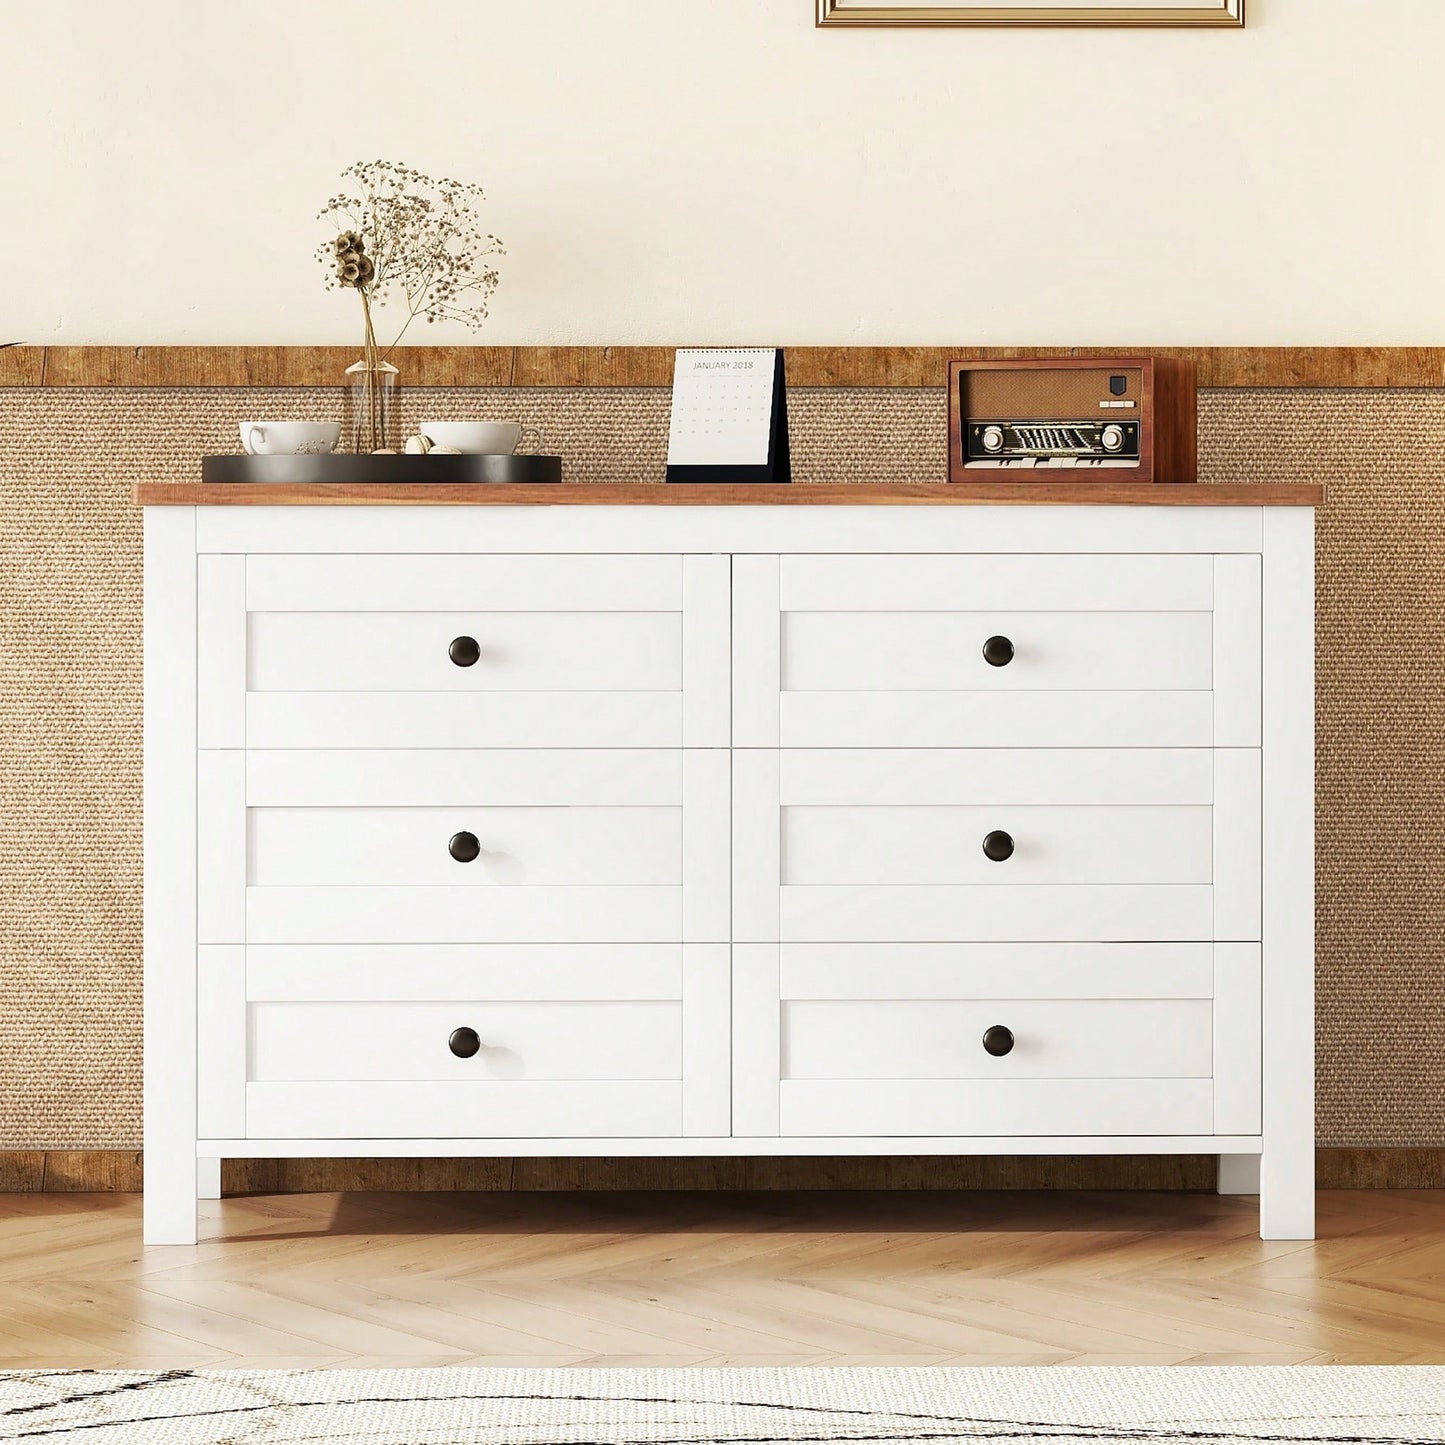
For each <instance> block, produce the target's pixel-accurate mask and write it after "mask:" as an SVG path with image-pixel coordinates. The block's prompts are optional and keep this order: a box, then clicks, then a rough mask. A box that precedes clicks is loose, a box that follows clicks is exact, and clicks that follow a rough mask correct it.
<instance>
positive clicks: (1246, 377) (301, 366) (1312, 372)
mask: <svg viewBox="0 0 1445 1445" xmlns="http://www.w3.org/2000/svg"><path fill="white" fill-rule="evenodd" d="M1140 351H1145V352H1148V353H1150V354H1152V355H1156V356H1177V357H1183V358H1185V359H1187V360H1191V361H1193V362H1194V364H1195V366H1196V367H1197V368H1198V372H1199V385H1200V386H1202V387H1351V388H1353V387H1438V386H1442V385H1445V347H1442V346H1197V347H1169V346H1163V347H1140V346H1137V345H1135V346H1114V347H1109V346H1072V347H1059V346H1052V347H1050V346H1043V347H1039V346H1034V347H977V346H958V347H952V348H949V347H941V346H800V347H789V348H788V382H789V384H790V385H791V386H795V387H825V386H882V387H893V386H912V387H927V386H939V387H941V386H943V385H944V379H945V376H946V373H947V365H948V362H949V361H950V360H951V359H958V360H967V359H971V358H984V359H986V358H990V357H1005V358H1006V357H1031V356H1058V355H1071V354H1073V355H1078V354H1090V353H1095V354H1104V355H1107V354H1110V353H1118V354H1121V355H1122V354H1128V353H1133V354H1137V353H1139V352H1140ZM356 356H357V351H356V348H355V347H354V346H5V347H0V386H165V387H187V386H340V385H341V381H342V373H343V372H344V371H345V370H346V368H347V367H348V366H349V365H350V364H351V363H352V362H353V361H355V360H356ZM395 359H396V361H397V363H398V364H399V365H400V367H401V381H402V385H404V386H408V387H425V386H662V387H666V386H671V385H672V363H673V348H672V347H669V346H517V347H509V346H412V347H403V348H400V349H399V350H398V352H397V353H396V358H395Z"/></svg>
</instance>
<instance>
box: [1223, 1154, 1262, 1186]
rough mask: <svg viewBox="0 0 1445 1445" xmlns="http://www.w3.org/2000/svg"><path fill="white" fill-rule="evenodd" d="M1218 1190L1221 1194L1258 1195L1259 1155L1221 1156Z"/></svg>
mask: <svg viewBox="0 0 1445 1445" xmlns="http://www.w3.org/2000/svg"><path fill="white" fill-rule="evenodd" d="M1216 1190H1217V1192H1218V1193H1220V1194H1258V1193H1259V1155H1258V1154H1221V1155H1220V1156H1219V1183H1218V1184H1217V1185H1216Z"/></svg>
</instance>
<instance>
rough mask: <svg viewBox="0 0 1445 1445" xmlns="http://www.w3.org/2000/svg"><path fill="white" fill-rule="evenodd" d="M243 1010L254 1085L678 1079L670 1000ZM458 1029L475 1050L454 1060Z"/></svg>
mask: <svg viewBox="0 0 1445 1445" xmlns="http://www.w3.org/2000/svg"><path fill="white" fill-rule="evenodd" d="M250 1013H251V1018H250V1062H249V1067H248V1070H247V1077H248V1080H249V1082H252V1083H284V1082H288V1081H298V1080H338V1081H340V1080H383V1079H385V1080H453V1081H458V1082H461V1081H470V1082H483V1081H488V1080H497V1081H501V1080H509V1081H522V1080H566V1079H574V1080H603V1079H678V1078H681V1076H682V1005H681V1004H680V1003H679V1002H677V1001H675V1000H656V1001H648V1002H637V1001H630V1002H621V1001H602V1002H589V1001H578V1002H569V1003H553V1002H548V1003H537V1002H532V1003H517V1002H495V1001H485V1000H482V1001H478V1000H470V1001H466V1002H453V1003H395V1002H390V1003H259V1004H252V1005H251V1009H250ZM465 1030H471V1031H472V1032H473V1033H475V1034H476V1035H477V1038H478V1040H479V1041H480V1047H479V1049H478V1051H477V1052H476V1053H474V1054H472V1055H471V1056H470V1057H458V1056H457V1055H456V1054H455V1053H454V1052H453V1051H452V1048H451V1047H450V1046H449V1040H451V1039H453V1038H454V1037H455V1036H456V1035H457V1034H458V1032H459V1031H465ZM459 1046H462V1047H464V1046H465V1045H460V1044H459Z"/></svg>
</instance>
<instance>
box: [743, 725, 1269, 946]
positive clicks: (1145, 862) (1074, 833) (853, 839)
mask: <svg viewBox="0 0 1445 1445" xmlns="http://www.w3.org/2000/svg"><path fill="white" fill-rule="evenodd" d="M769 758H772V759H776V762H775V764H769V765H767V766H765V765H764V764H765V763H766V762H767V760H768V759H769ZM752 759H753V760H749V759H748V758H746V757H744V758H743V759H742V761H741V762H739V761H737V760H735V778H734V807H735V823H734V826H735V829H736V831H737V836H738V838H739V840H742V839H743V838H744V837H746V838H747V839H749V840H750V842H749V845H748V846H747V847H745V848H744V849H743V852H742V856H741V858H740V860H739V862H737V863H735V866H734V927H735V935H736V936H737V937H738V938H739V939H740V940H743V941H747V942H765V941H768V940H770V939H780V940H782V941H784V942H798V943H804V942H847V941H850V940H854V941H869V940H895V941H916V942H946V941H948V940H978V941H1006V940H1019V941H1026V940H1035V941H1040V942H1051V941H1061V942H1062V941H1075V940H1077V941H1089V940H1100V941H1116V942H1149V941H1174V940H1178V941H1181V942H1183V941H1191V940H1197V941H1201V942H1203V941H1208V940H1211V939H1238V940H1241V941H1251V940H1255V939H1258V938H1259V936H1260V935H1259V916H1260V857H1259V836H1260V831H1259V830H1260V802H1259V755H1258V753H1256V752H1253V751H1250V750H1243V749H1223V750H1213V751H1211V750H1207V749H1172V750H1171V749H1164V748H1151V749H1142V750H1129V749H1123V748H1118V749H1072V750H1052V749H1036V750H1022V749H1018V750H990V749H790V750H789V749H785V750H782V751H781V752H779V753H775V754H765V753H758V754H754V755H752ZM759 760H761V761H759ZM772 767H775V768H776V772H775V773H773V772H772V771H770V769H771V768H772ZM774 777H775V779H776V781H773V779H774ZM769 789H771V796H770V795H769ZM769 830H771V833H772V837H771V838H769V836H768V832H769ZM985 841H987V842H988V844H989V847H990V851H991V853H997V854H999V856H998V858H997V859H996V858H995V857H993V856H990V855H988V854H986V853H985V851H984V844H985ZM1000 845H1001V846H1000ZM740 846H741V841H740ZM1010 848H1012V851H1011V852H1009V849H1010ZM1004 853H1007V856H1006V857H1005V856H1003V854H1004ZM1015 864H1017V865H1018V866H1017V868H1015V866H1014V865H1015ZM772 870H776V871H775V872H774V871H772Z"/></svg>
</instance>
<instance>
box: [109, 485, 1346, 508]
mask: <svg viewBox="0 0 1445 1445" xmlns="http://www.w3.org/2000/svg"><path fill="white" fill-rule="evenodd" d="M1324 496H1325V489H1324V488H1323V487H1322V486H1315V485H1312V484H1307V483H1278V484H1264V485H1259V486H1252V485H1233V484H1230V485H1221V486H1197V485H1195V486H1169V485H1164V484H1157V485H1156V484H1151V483H1147V482H1143V483H1141V482H1125V483H1110V482H1052V481H1051V482H965V483H953V484H949V483H920V484H918V485H913V486H896V485H888V486H877V485H869V484H867V483H858V484H849V485H846V486H809V485H807V484H805V483H794V484H792V485H786V486H771V485H741V486H704V485H687V484H683V485H673V486H665V485H662V484H651V485H629V486H608V485H603V484H587V485H575V484H568V483H559V484H557V485H554V486H532V487H520V486H506V485H495V484H494V485H486V484H478V483H471V484H464V485H455V486H453V485H446V484H421V485H418V484H405V485H400V486H386V485H378V484H376V483H367V484H348V483H340V482H337V483H331V482H327V483H312V484H309V485H297V486H287V485H280V484H267V483H261V484H255V483H219V482H180V483H173V482H138V483H137V484H136V485H135V486H134V487H133V488H132V491H131V499H132V500H133V501H135V502H137V503H139V504H140V505H141V506H145V507H367V506H370V507H417V506H423V507H425V506H430V507H508V506H511V507H515V506H522V507H527V506H542V507H558V506H594V507H595V506H604V507H607V506H614V507H615V506H663V507H750V506H768V507H771V506H910V505H912V506H917V505H938V504H942V505H944V506H974V507H989V506H994V507H998V506H1006V507H1029V506H1032V507H1058V506H1095V507H1120V506H1123V507H1139V506H1143V507H1317V506H1319V505H1320V504H1321V503H1322V502H1323V501H1324Z"/></svg>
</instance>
